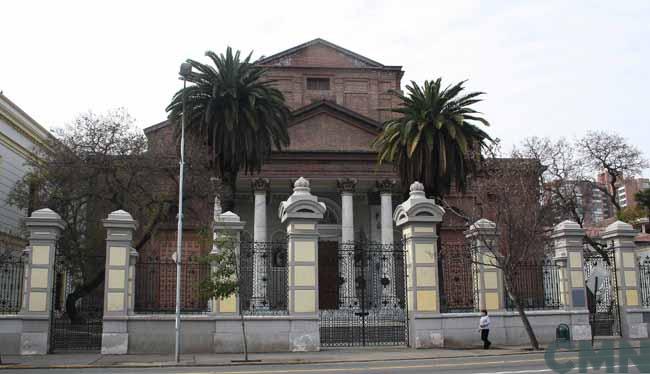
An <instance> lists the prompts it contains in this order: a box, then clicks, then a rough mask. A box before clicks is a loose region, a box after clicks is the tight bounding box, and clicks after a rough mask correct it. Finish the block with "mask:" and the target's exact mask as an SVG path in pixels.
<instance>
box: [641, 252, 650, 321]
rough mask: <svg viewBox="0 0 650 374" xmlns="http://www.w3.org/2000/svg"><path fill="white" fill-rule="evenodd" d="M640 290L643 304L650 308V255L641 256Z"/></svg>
mask: <svg viewBox="0 0 650 374" xmlns="http://www.w3.org/2000/svg"><path fill="white" fill-rule="evenodd" d="M639 292H640V293H641V306H642V307H644V308H650V256H644V257H641V258H639Z"/></svg>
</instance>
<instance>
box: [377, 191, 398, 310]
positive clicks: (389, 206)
mask: <svg viewBox="0 0 650 374" xmlns="http://www.w3.org/2000/svg"><path fill="white" fill-rule="evenodd" d="M395 184H396V183H395V181H394V180H392V179H384V180H383V181H381V182H377V188H378V189H379V197H380V199H381V244H382V246H383V248H384V255H385V256H383V257H385V258H383V259H382V261H381V271H382V277H383V278H386V279H388V285H386V286H385V287H384V288H383V289H382V301H385V302H382V304H381V305H383V306H390V305H394V303H393V302H392V301H394V299H395V256H391V255H390V253H389V251H390V250H391V249H393V247H392V246H393V244H394V239H393V188H394V186H395Z"/></svg>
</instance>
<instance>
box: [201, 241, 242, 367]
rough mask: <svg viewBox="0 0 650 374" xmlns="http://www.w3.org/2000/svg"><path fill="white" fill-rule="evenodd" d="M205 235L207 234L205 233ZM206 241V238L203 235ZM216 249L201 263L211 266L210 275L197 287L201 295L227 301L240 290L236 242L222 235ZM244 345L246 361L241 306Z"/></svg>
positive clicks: (240, 316) (240, 310)
mask: <svg viewBox="0 0 650 374" xmlns="http://www.w3.org/2000/svg"><path fill="white" fill-rule="evenodd" d="M205 233H207V232H205ZM203 237H204V238H206V239H207V236H205V235H203ZM213 245H214V246H216V247H217V248H218V252H217V253H216V254H209V255H206V256H204V257H203V258H202V261H204V262H207V263H209V264H210V265H211V268H212V270H211V271H210V275H209V276H208V277H207V278H206V279H204V280H203V281H202V282H201V284H200V285H199V289H200V291H201V294H202V295H204V296H206V297H208V298H210V299H214V300H219V299H227V298H229V297H231V296H234V295H237V294H238V293H239V290H240V288H241V284H240V280H241V277H240V276H239V267H240V260H239V253H237V252H238V251H237V249H238V248H239V246H238V245H237V241H236V240H235V238H234V237H233V236H232V235H227V234H222V235H220V237H219V238H218V239H216V240H215V241H214V243H213ZM238 310H239V318H240V321H241V328H242V340H243V343H244V360H245V361H248V344H247V340H246V324H245V321H244V314H243V312H242V308H241V304H240V307H239V308H238Z"/></svg>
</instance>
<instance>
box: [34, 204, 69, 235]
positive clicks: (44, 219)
mask: <svg viewBox="0 0 650 374" xmlns="http://www.w3.org/2000/svg"><path fill="white" fill-rule="evenodd" d="M25 225H26V226H27V227H47V226H52V227H56V228H58V229H60V230H63V228H64V227H65V222H64V221H63V219H61V216H60V215H59V214H58V213H57V212H55V211H53V210H52V209H50V208H43V209H39V210H37V211H34V212H32V215H31V216H29V217H27V218H25Z"/></svg>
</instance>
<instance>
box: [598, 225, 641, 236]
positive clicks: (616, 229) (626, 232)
mask: <svg viewBox="0 0 650 374" xmlns="http://www.w3.org/2000/svg"><path fill="white" fill-rule="evenodd" d="M637 234H638V232H637V231H636V230H634V227H632V225H630V224H629V223H625V222H623V221H616V222H614V223H612V224H610V225H609V226H607V228H606V229H605V232H603V235H602V238H603V239H610V238H613V237H617V236H626V237H634V236H636V235H637Z"/></svg>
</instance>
